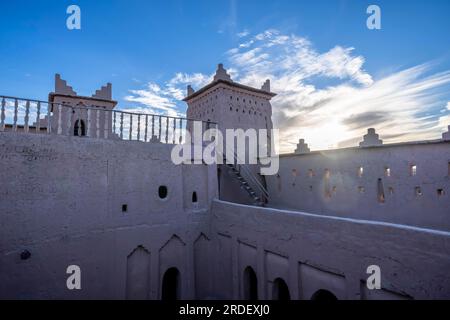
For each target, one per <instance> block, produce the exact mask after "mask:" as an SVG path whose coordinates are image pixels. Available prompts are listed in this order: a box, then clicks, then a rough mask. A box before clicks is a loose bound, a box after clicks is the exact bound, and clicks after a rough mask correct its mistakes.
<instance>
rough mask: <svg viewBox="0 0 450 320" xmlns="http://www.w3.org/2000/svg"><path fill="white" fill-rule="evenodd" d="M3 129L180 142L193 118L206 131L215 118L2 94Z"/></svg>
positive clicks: (0, 124) (0, 117)
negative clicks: (207, 118)
mask: <svg viewBox="0 0 450 320" xmlns="http://www.w3.org/2000/svg"><path fill="white" fill-rule="evenodd" d="M0 103H1V106H0V108H1V109H0V132H4V131H13V132H24V133H39V134H58V135H72V136H79V137H90V138H98V139H122V140H134V141H143V142H161V143H170V144H179V143H183V142H184V141H185V134H186V128H189V127H192V124H193V122H194V121H197V122H200V123H202V128H203V131H204V130H206V129H208V128H213V127H216V123H214V122H203V121H199V120H194V119H187V118H180V117H172V116H164V115H155V114H146V113H133V112H127V111H122V110H109V109H105V108H98V107H90V106H84V105H81V106H74V105H69V104H60V103H54V102H48V101H39V100H32V99H23V98H17V97H9V96H0Z"/></svg>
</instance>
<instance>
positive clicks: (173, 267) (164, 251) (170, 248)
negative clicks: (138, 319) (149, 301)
mask: <svg viewBox="0 0 450 320" xmlns="http://www.w3.org/2000/svg"><path fill="white" fill-rule="evenodd" d="M186 256H187V253H186V244H185V243H184V242H183V241H182V240H181V239H180V238H179V237H178V236H177V235H173V236H172V237H171V238H170V240H169V241H167V242H166V244H165V245H164V246H163V247H162V248H161V249H160V250H159V277H160V293H159V296H160V297H161V299H164V300H177V299H181V298H182V297H183V294H184V293H183V288H184V285H185V283H186V277H187V276H188V275H187V272H186V270H187V269H186Z"/></svg>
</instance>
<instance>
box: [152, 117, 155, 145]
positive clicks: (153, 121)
mask: <svg viewBox="0 0 450 320" xmlns="http://www.w3.org/2000/svg"><path fill="white" fill-rule="evenodd" d="M154 136H155V116H153V115H152V139H153V137H154Z"/></svg>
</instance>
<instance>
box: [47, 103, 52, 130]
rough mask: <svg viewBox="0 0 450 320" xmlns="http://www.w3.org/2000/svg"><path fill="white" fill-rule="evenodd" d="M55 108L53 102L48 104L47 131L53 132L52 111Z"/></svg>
mask: <svg viewBox="0 0 450 320" xmlns="http://www.w3.org/2000/svg"><path fill="white" fill-rule="evenodd" d="M52 109H53V103H49V104H47V133H48V134H50V133H51V132H52V117H51V112H52Z"/></svg>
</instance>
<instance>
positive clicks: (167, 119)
mask: <svg viewBox="0 0 450 320" xmlns="http://www.w3.org/2000/svg"><path fill="white" fill-rule="evenodd" d="M166 143H169V118H167V117H166Z"/></svg>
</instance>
